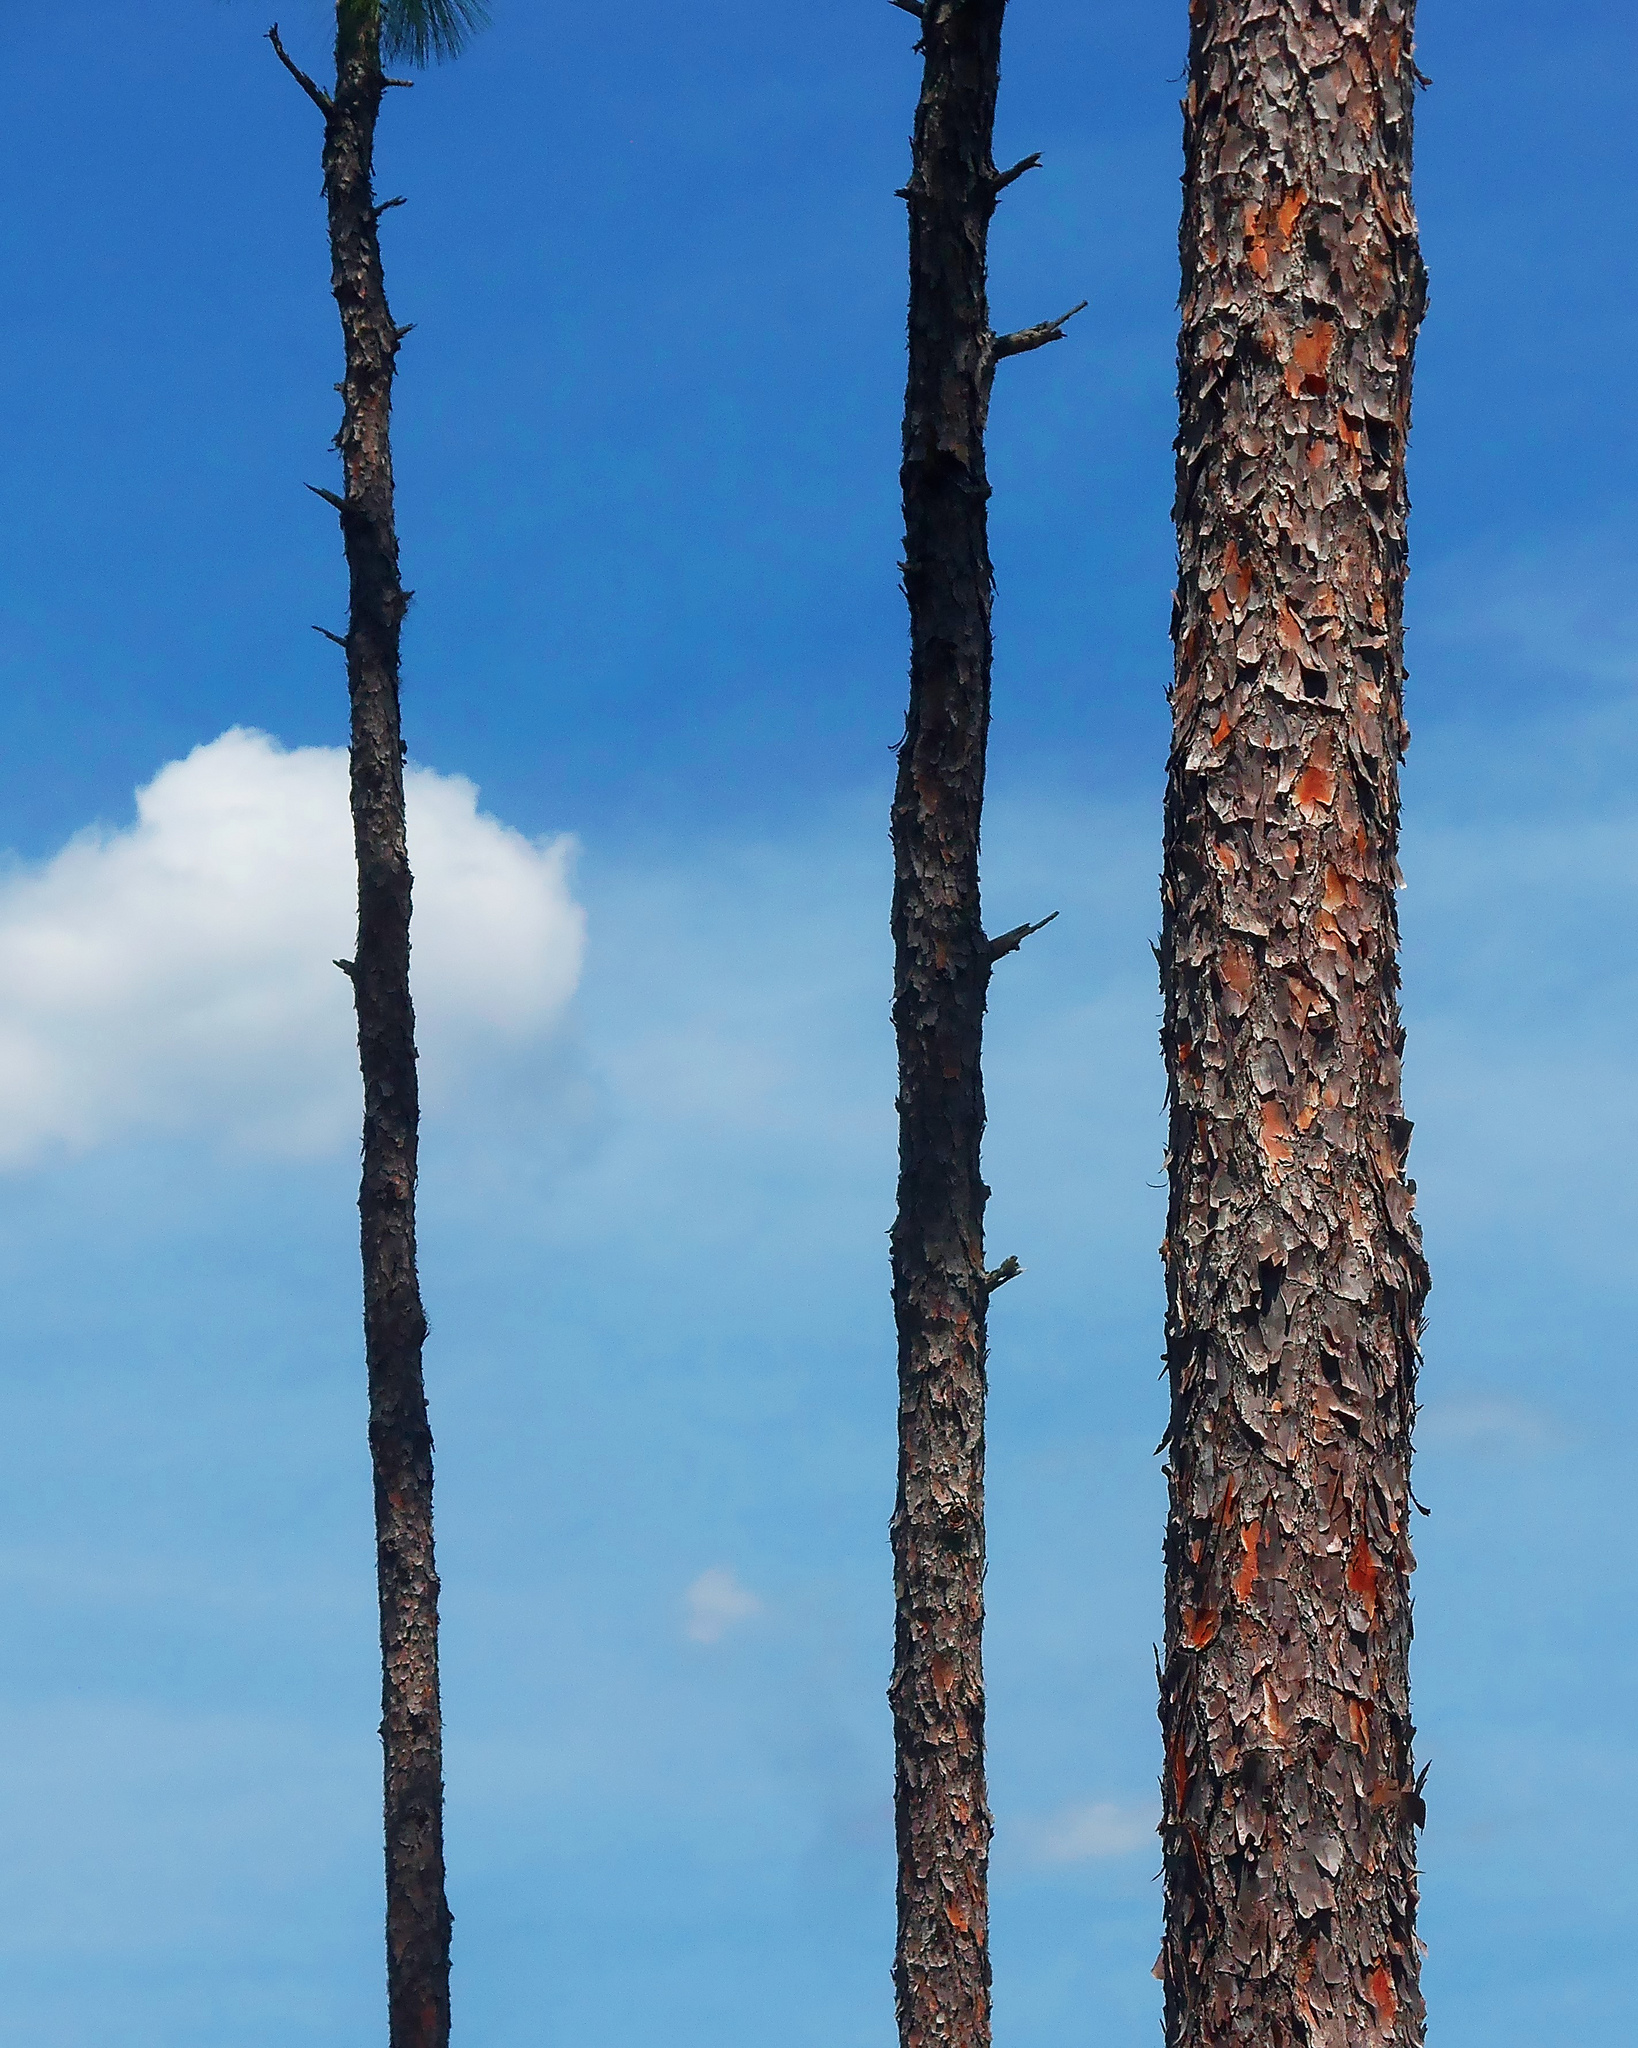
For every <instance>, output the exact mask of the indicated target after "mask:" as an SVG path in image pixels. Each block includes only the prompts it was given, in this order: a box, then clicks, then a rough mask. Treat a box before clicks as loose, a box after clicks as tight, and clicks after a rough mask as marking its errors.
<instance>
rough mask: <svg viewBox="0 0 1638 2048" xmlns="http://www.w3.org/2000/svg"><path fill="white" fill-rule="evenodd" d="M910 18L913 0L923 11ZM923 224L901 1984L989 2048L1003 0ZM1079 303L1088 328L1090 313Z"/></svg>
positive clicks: (961, 46) (924, 105)
mask: <svg viewBox="0 0 1638 2048" xmlns="http://www.w3.org/2000/svg"><path fill="white" fill-rule="evenodd" d="M900 4H903V0H900ZM908 11H910V12H912V13H917V14H919V15H920V18H921V23H922V37H921V43H920V46H919V47H920V48H921V51H922V53H923V57H924V68H923V79H922V89H921V99H920V104H919V106H918V108H917V111H916V125H915V139H914V145H913V150H914V160H913V169H912V175H911V178H910V183H909V185H908V186H907V187H906V188H905V190H904V193H903V194H902V196H903V197H904V198H905V199H906V200H907V201H908V204H909V214H910V315H909V358H910V360H909V379H908V387H907V391H906V397H905V415H904V463H903V469H902V471H901V478H902V483H903V490H904V519H905V544H904V564H903V568H904V588H905V595H906V597H907V599H908V601H909V609H910V709H909V716H908V718H907V720H906V724H905V735H904V740H903V743H902V745H901V747H900V749H899V768H898V783H897V788H896V791H895V794H894V799H893V819H892V824H893V854H894V885H893V913H892V921H893V942H894V954H895V964H894V993H893V1020H894V1027H895V1031H896V1034H897V1039H898V1054H899V1103H898V1108H899V1186H898V1213H897V1218H896V1221H895V1223H894V1226H893V1232H892V1261H893V1305H894V1313H895V1317H896V1320H897V1325H898V1352H899V1485H898V1499H897V1504H896V1507H895V1509H894V1515H893V1527H892V1538H893V1562H894V1587H895V1593H896V1596H897V1625H896V1632H895V1643H894V1664H893V1678H892V1684H891V1687H890V1694H889V1696H890V1699H891V1702H892V1707H893V1727H894V1744H895V1805H896V1812H897V1830H898V1944H897V1950H896V1958H895V1968H894V1981H895V1985H896V1988H897V1997H898V2019H899V2034H900V2039H901V2041H902V2042H903V2044H904V2048H983V2044H986V2043H988V2041H989V2038H990V1962H989V1896H988V1867H989V1845H990V1814H989V1807H988V1803H987V1800H986V1795H985V1786H984V1675H983V1655H982V1644H983V1625H984V1401H985V1344H986V1339H985V1320H986V1308H987V1303H988V1299H989V1295H990V1292H991V1291H992V1288H993V1287H996V1286H999V1285H1001V1284H1002V1283H1003V1282H1004V1281H1005V1280H1007V1279H1010V1278H1011V1277H1012V1276H1013V1275H1014V1274H1015V1273H1017V1272H1018V1271H1019V1270H1020V1269H1019V1267H1018V1264H1017V1261H1016V1260H1009V1261H1008V1262H1007V1263H1006V1265H1005V1266H1004V1267H1002V1268H999V1269H998V1270H997V1272H996V1273H995V1274H986V1272H985V1270H984V1203H985V1200H986V1197H987V1195H988V1193H989V1190H988V1189H987V1188H986V1187H985V1186H984V1182H983V1179H982V1176H981V1172H980V1161H979V1149H980V1142H981V1139H982V1137H983V1131H984V1087H983V1077H982V1073H981V1069H980V1060H981V1054H982V1047H983V1031H984V1008H985V1002H986V997H987V992H988V988H989V980H990V971H991V967H992V964H993V962H994V960H995V959H996V958H998V957H1000V954H1001V953H1004V952H1010V951H1013V950H1014V949H1015V948H1016V947H1017V945H1018V944H1019V943H1020V942H1021V941H1022V939H1023V938H1025V937H1027V936H1028V935H1029V933H1030V932H1031V931H1033V930H1036V929H1038V928H1039V927H1037V926H1026V927H1020V928H1019V929H1018V930H1017V931H1016V932H1012V933H1009V934H1007V935H1006V938H1005V939H1004V940H998V941H996V942H995V945H994V946H992V943H991V941H990V940H989V939H987V938H986V937H985V935H984V929H983V923H982V917H981V910H980V903H979V886H978V848H979V823H980V814H981V810H982V806H983V797H984V760H985V747H986V742H987V739H988V734H989V722H990V595H991V580H992V579H991V570H990V556H989V540H988V504H989V495H990V486H989V482H988V479H987V477H986V475H985V468H984V427H985V420H986V416H987V414H988V410H989V399H990V386H991V382H992V379H993V377H994V373H995V366H996V364H997V362H998V361H1000V360H1001V358H1002V357H1004V356H1008V355H1017V354H1020V353H1022V352H1024V351H1025V350H1027V349H1033V348H1039V347H1041V346H1043V345H1044V344H1045V343H1047V342H1049V341H1055V340H1057V339H1059V338H1060V335H1061V332H1062V322H1061V321H1047V322H1044V323H1043V324H1042V325H1041V326H1040V327H1037V328H1030V329H1027V330H1025V331H1024V332H1023V333H1020V334H1013V335H995V334H992V333H991V331H990V325H989V305H988V297H987V288H986V251H987V245H988V238H989V227H990V221H991V217H992V216H993V214H994V212H995V204H996V199H997V197H998V195H999V193H1000V192H1001V190H1002V189H1003V187H1004V186H1006V185H1007V184H1009V183H1010V182H1012V180H1013V179H1014V178H1016V177H1017V176H1019V175H1020V174H1021V173H1022V172H1023V171H1024V170H1027V169H1029V168H1030V167H1031V166H1032V165H1033V163H1034V162H1035V159H1034V158H1030V159H1028V160H1027V161H1026V162H1025V163H1024V164H1021V165H1019V166H1017V167H1016V168H1015V169H1014V170H1013V171H1011V172H1005V173H1003V172H998V171H997V170H996V167H995V163H994V160H993V158H992V155H991V145H992V137H993V133H994V124H995V101H996V92H997V87H998V83H999V75H1000V54H1001V24H1002V17H1003V14H1004V12H1005V0H927V4H926V5H925V7H915V6H912V7H910V8H909V9H908ZM1068 317H1069V316H1068V315H1067V314H1066V315H1065V316H1064V318H1066V319H1067V318H1068Z"/></svg>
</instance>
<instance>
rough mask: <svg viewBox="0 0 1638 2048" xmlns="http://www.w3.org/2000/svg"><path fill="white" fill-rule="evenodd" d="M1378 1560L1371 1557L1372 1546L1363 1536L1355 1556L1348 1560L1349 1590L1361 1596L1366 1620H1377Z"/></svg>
mask: <svg viewBox="0 0 1638 2048" xmlns="http://www.w3.org/2000/svg"><path fill="white" fill-rule="evenodd" d="M1376 1578H1377V1572H1376V1559H1375V1558H1374V1557H1372V1555H1371V1546H1370V1545H1369V1544H1368V1543H1367V1542H1366V1540H1365V1538H1364V1536H1363V1534H1362V1535H1361V1536H1360V1539H1359V1541H1358V1542H1357V1543H1356V1544H1355V1545H1354V1554H1353V1556H1352V1557H1351V1558H1350V1559H1349V1560H1348V1590H1349V1592H1350V1593H1357V1594H1358V1595H1359V1604H1360V1606H1361V1607H1363V1608H1364V1610H1365V1619H1366V1620H1367V1621H1375V1619H1376Z"/></svg>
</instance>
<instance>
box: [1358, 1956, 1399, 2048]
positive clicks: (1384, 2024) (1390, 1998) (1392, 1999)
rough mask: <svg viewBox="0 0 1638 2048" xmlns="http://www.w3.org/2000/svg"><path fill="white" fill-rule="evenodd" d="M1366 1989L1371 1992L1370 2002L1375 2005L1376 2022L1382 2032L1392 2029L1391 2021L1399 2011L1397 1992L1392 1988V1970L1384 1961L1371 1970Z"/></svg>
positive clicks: (1388, 2031) (1389, 2031) (1385, 2032)
mask: <svg viewBox="0 0 1638 2048" xmlns="http://www.w3.org/2000/svg"><path fill="white" fill-rule="evenodd" d="M1366 1989H1367V1990H1368V1991H1369V1992H1370V1994H1371V2003H1372V2005H1374V2006H1375V2007H1376V2023H1377V2025H1378V2026H1379V2027H1380V2028H1381V2029H1382V2031H1383V2033H1384V2034H1387V2033H1391V2032H1392V2031H1393V2023H1394V2020H1395V2018H1396V2017H1397V2015H1398V2012H1399V1994H1398V1993H1397V1992H1396V1991H1395V1990H1394V1988H1393V1972H1392V1971H1391V1970H1390V1969H1389V1968H1388V1965H1387V1963H1386V1962H1380V1963H1378V1964H1377V1966H1376V1968H1375V1969H1374V1970H1373V1971H1372V1972H1371V1976H1370V1982H1369V1983H1368V1984H1367V1986H1366Z"/></svg>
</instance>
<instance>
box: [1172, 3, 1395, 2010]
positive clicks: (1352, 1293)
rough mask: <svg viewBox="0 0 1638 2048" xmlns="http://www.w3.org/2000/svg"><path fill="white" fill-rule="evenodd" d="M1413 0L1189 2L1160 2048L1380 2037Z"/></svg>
mask: <svg viewBox="0 0 1638 2048" xmlns="http://www.w3.org/2000/svg"><path fill="white" fill-rule="evenodd" d="M1412 14H1413V4H1412V0H1192V5H1191V8H1190V18H1191V24H1192V37H1191V48H1190V62H1189V92H1188V98H1187V101H1186V102H1185V108H1184V111H1185V117H1186V126H1185V137H1186V152H1185V154H1186V169H1185V176H1184V210H1183V228H1182V258H1183V301H1182V303H1183V327H1182V343H1181V350H1180V368H1179V381H1180V398H1181V421H1182V426H1181V435H1180V439H1179V442H1178V472H1177V474H1178V495H1177V525H1178V544H1179V569H1178V593H1177V609H1176V618H1175V628H1174V636H1175V641H1176V653H1177V666H1176V681H1175V686H1174V691H1173V709H1174V715H1175V734H1174V741H1173V748H1172V755H1171V766H1170V781H1169V787H1168V793H1167V807H1166V857H1165V877H1164V885H1163V910H1164V925H1163V940H1162V971H1163V977H1164V983H1165V1025H1164V1046H1165V1053H1166V1060H1167V1067H1168V1074H1169V1079H1170V1088H1171V1133H1170V1147H1171V1162H1170V1171H1171V1208H1170V1217H1169V1221H1168V1228H1167V1242H1166V1245H1165V1247H1164V1256H1165V1260H1166V1272H1167V1281H1168V1293H1169V1312H1168V1332H1167V1338H1168V1360H1169V1368H1170V1378H1171V1390H1172V1418H1171V1426H1170V1430H1169V1436H1168V1441H1169V1445H1170V1463H1169V1468H1168V1474H1169V1480H1170V1493H1171V1511H1170V1519H1169V1526H1168V1533H1167V1560H1166V1576H1167V1584H1166V1595H1167V1599H1166V1662H1165V1670H1164V1677H1163V1685H1162V1700H1161V1721H1162V1725H1163V1728H1164V1732H1165V1756H1166V1762H1165V1776H1164V1821H1163V1833H1164V1838H1165V1864H1166V1934H1165V1945H1164V1948H1163V1950H1162V1957H1161V1968H1162V1972H1163V1974H1164V1978H1165V1984H1166V2030H1167V2039H1168V2041H1169V2042H1170V2043H1171V2044H1173V2048H1206V2044H1208V2043H1209V2044H1211V2048H1226V2044H1229V2043H1237V2042H1238V2043H1244V2044H1246V2048H1252V2044H1255V2048H1345V2044H1346V2048H1354V2044H1365V2043H1382V2042H1396V2043H1402V2044H1407V2048H1408V2044H1411V2043H1419V2042H1420V2041H1421V2040H1422V2036H1423V2019H1424V2015H1423V2005H1422V1998H1421V1993H1420V1989H1419V1983H1418V1979H1419V1955H1420V1950H1419V1946H1418V1942H1417V1938H1416V1931H1415V1915H1416V1897H1417V1891H1416V1850H1415V1833H1414V1828H1415V1826H1416V1824H1417V1823H1418V1822H1419V1820H1420V1818H1421V1800H1420V1797H1419V1789H1418V1787H1417V1785H1416V1783H1415V1779H1414V1770H1413V1766H1412V1762H1411V1745H1412V1734H1413V1730H1412V1726H1411V1717H1410V1694H1409V1683H1408V1659H1409V1651H1410V1639H1411V1598H1410V1574H1411V1572H1412V1570H1413V1568H1414V1559H1413V1558H1412V1555H1411V1548H1410V1541H1409V1535H1410V1531H1409V1522H1410V1516H1411V1506H1412V1502H1411V1496H1410V1455H1411V1427H1412V1420H1413V1416H1414V1412H1415V1376H1416V1369H1417V1363H1418V1356H1417V1338H1418V1333H1419V1328H1420V1321H1421V1311H1422V1304H1423V1300H1424V1297H1425V1294H1426V1291H1427V1271H1426V1267H1425V1266H1424V1264H1423V1259H1422V1253H1421V1246H1420V1238H1419V1233H1418V1230H1417V1226H1416V1223H1415V1221H1414V1219H1413V1216H1412V1199H1413V1195H1414V1192H1415V1187H1414V1183H1413V1182H1411V1181H1408V1180H1407V1179H1406V1178H1405V1172H1404V1168H1405V1160H1406V1150H1407V1145H1408V1142H1409V1137H1410V1126H1409V1124H1408V1123H1407V1122H1406V1121H1405V1119H1404V1116H1403V1113H1402V1108H1401V1099H1400V1053H1401V1048H1402V1045H1403V1033H1402V1031H1401V1028H1400V1023H1399V1011H1398V1002H1397V988H1398V973H1397V945H1398V930H1397V920H1396V914H1395V901H1394V891H1395V888H1396V886H1397V884H1398V880H1399V874H1398V867H1397V863H1396V845H1397V838H1398V816H1399V790H1398V763H1399V759H1400V756H1401V754H1402V751H1403V748H1404V744H1405V740H1406V738H1407V734H1406V729H1405V726H1404V723H1403V718H1402V712H1401V703H1402V686H1403V680H1404V669H1403V664H1402V660H1401V599H1402V593H1403V585H1404V576H1405V519H1406V503H1407V501H1406V495H1405V471H1404V460H1405V440H1406V433H1407V430H1408V427H1409V421H1410V396H1411V362H1412V355H1413V349H1414V343H1415V337H1416V331H1417V326H1418V323H1419V321H1420V318H1421V314H1422V308H1423V300H1424V275H1423V269H1422V264H1421V259H1420V256H1419V254H1418V250H1417V239H1416V222H1415V217H1414V215H1413V213H1412V210H1411V198H1410V171H1411V109H1412V100H1413V97H1414V93H1415V85H1416V72H1415V67H1414V64H1413V62H1412V26H1413V24H1412Z"/></svg>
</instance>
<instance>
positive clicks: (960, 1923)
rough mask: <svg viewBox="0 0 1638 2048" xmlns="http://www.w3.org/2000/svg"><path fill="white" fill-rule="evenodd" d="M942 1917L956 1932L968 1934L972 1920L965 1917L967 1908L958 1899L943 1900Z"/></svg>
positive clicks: (970, 1930)
mask: <svg viewBox="0 0 1638 2048" xmlns="http://www.w3.org/2000/svg"><path fill="white" fill-rule="evenodd" d="M944 1917H945V1919H946V1920H948V1921H949V1923H950V1925H951V1926H952V1927H953V1928H954V1929H955V1930H956V1932H957V1933H958V1934H970V1933H971V1932H972V1924H973V1923H972V1922H971V1921H970V1920H969V1919H968V1918H967V1909H966V1907H965V1906H964V1905H962V1903H961V1901H960V1900H959V1899H946V1900H945V1901H944Z"/></svg>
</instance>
